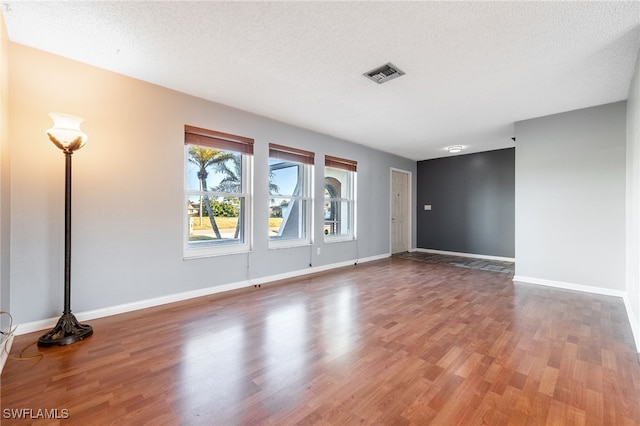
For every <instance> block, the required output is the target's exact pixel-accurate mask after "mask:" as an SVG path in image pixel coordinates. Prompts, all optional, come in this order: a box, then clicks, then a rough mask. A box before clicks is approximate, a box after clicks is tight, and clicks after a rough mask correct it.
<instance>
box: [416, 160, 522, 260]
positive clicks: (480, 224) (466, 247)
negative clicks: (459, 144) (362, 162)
mask: <svg viewBox="0 0 640 426" xmlns="http://www.w3.org/2000/svg"><path fill="white" fill-rule="evenodd" d="M417 173H418V175H417V209H418V211H417V248H423V249H433V250H442V251H452V252H459V253H469V254H480V255H485V256H500V257H510V258H513V257H515V148H508V149H501V150H496V151H487V152H480V153H475V154H466V155H458V156H454V157H446V158H437V159H433V160H424V161H419V162H418V169H417ZM425 205H430V206H431V210H425V209H424V206H425Z"/></svg>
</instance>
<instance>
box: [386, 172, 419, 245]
mask: <svg viewBox="0 0 640 426" xmlns="http://www.w3.org/2000/svg"><path fill="white" fill-rule="evenodd" d="M393 172H397V173H404V174H406V175H407V221H406V227H407V237H408V238H407V251H411V242H412V240H413V235H412V234H411V229H412V223H413V221H412V218H413V210H412V208H411V207H412V204H413V203H412V201H413V172H411V171H410V170H403V169H397V168H395V167H390V168H389V222H388V223H389V254H390V255H391V254H393V226H392V223H391V220H392V217H391V216H392V213H393Z"/></svg>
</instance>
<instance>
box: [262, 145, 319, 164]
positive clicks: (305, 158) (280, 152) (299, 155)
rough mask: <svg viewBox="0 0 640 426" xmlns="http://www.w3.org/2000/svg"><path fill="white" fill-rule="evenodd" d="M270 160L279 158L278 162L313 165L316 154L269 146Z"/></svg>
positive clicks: (296, 149) (281, 146)
mask: <svg viewBox="0 0 640 426" xmlns="http://www.w3.org/2000/svg"><path fill="white" fill-rule="evenodd" d="M269 158H277V159H278V160H287V161H295V162H297V163H302V164H313V163H314V159H315V153H313V152H310V151H304V150H302V149H298V148H290V147H288V146H283V145H277V144H275V143H270V144H269Z"/></svg>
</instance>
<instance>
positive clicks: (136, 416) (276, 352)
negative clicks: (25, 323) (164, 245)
mask: <svg viewBox="0 0 640 426" xmlns="http://www.w3.org/2000/svg"><path fill="white" fill-rule="evenodd" d="M511 280H512V276H511V275H509V274H506V273H498V272H488V271H478V270H472V269H468V268H457V267H454V266H450V265H447V264H432V263H424V262H414V261H410V260H406V259H398V258H390V259H383V260H379V261H375V262H370V263H366V264H362V265H357V266H353V267H345V268H340V269H338V270H334V271H327V272H323V273H320V274H314V275H309V276H304V277H299V278H293V279H288V280H285V281H282V282H278V283H271V284H265V285H263V286H262V287H261V288H250V289H243V290H237V291H233V292H229V293H227V294H221V295H213V296H207V297H201V298H198V299H192V300H188V301H183V302H179V303H173V304H170V305H165V306H159V307H154V308H149V309H145V310H141V311H136V312H130V313H125V314H121V315H115V316H111V317H107V318H102V319H97V320H94V321H90V323H91V325H92V326H93V327H94V330H95V332H94V335H93V336H91V337H90V338H88V339H86V340H84V341H82V342H79V343H76V344H74V345H70V346H65V347H52V348H38V347H36V346H31V347H29V348H28V349H27V350H26V355H27V356H28V355H29V354H41V359H40V360H38V359H28V360H23V361H18V360H16V359H14V358H10V359H9V360H8V361H7V363H6V365H5V368H4V371H3V373H2V376H1V381H2V382H1V385H2V386H1V387H2V389H1V402H0V405H1V407H0V408H2V411H0V412H1V413H2V415H3V418H2V424H3V425H5V424H6V425H13V424H16V425H18V424H19V425H29V424H34V425H44V424H58V423H60V422H62V423H64V424H65V425H76V424H77V425H86V424H144V423H148V424H163V425H180V424H189V425H191V424H221V425H227V424H252V425H255V424H264V425H285V424H314V425H325V424H326V425H335V424H356V423H358V424H394V425H427V424H434V425H439V424H496V425H498V424H529V425H537V424H545V423H546V424H549V425H552V424H558V425H569V424H578V425H582V424H584V425H603V424H607V425H608V424H640V364H639V363H638V357H637V353H636V352H635V348H634V345H633V337H632V336H631V331H630V327H629V324H628V323H627V322H626V321H627V319H626V315H625V313H624V312H625V307H624V303H623V302H622V300H621V299H619V298H616V297H611V296H600V295H591V294H585V293H579V292H572V291H563V290H558V289H552V288H546V287H537V286H532V285H523V284H514V283H513V282H512V281H511ZM40 334H42V333H32V334H29V335H23V336H18V337H16V339H15V341H14V344H13V349H12V353H11V355H12V357H17V356H18V354H19V352H20V350H22V349H23V348H25V347H26V346H28V345H30V344H32V343H33V342H34V341H35V340H36V339H37V338H38V337H39V335H40ZM20 409H31V410H33V412H34V413H35V412H37V410H38V409H47V410H52V409H57V410H59V411H60V410H63V409H65V410H68V413H69V418H68V419H65V420H63V421H60V420H55V419H53V420H44V419H20V420H18V419H11V418H7V415H6V414H7V413H8V414H11V413H15V412H16V411H15V410H20ZM7 410H8V411H7ZM11 410H14V411H11ZM9 417H10V416H9Z"/></svg>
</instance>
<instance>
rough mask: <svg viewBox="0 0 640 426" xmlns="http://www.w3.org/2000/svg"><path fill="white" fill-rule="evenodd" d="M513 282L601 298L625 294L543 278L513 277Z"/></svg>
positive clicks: (623, 294) (623, 293) (619, 291)
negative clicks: (598, 295) (600, 296)
mask: <svg viewBox="0 0 640 426" xmlns="http://www.w3.org/2000/svg"><path fill="white" fill-rule="evenodd" d="M513 282H517V283H522V284H536V285H543V286H546V287H554V288H560V289H563V290H574V291H581V292H583V293H593V294H601V295H603V296H615V297H622V298H624V297H625V296H626V295H627V294H626V293H625V292H624V291H622V290H612V289H610V288H605V287H595V286H590V285H583V284H574V283H567V282H562V281H553V280H546V279H543V278H534V277H524V276H522V275H516V276H514V277H513Z"/></svg>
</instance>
